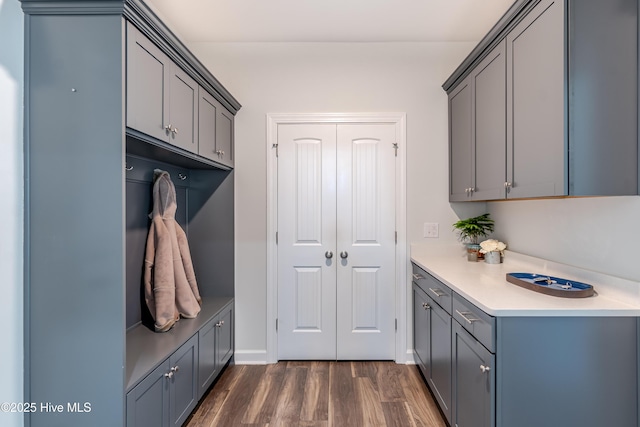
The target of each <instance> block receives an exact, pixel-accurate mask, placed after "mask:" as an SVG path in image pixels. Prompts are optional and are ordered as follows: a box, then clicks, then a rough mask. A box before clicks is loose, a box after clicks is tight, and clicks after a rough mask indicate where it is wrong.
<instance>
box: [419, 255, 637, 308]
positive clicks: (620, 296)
mask: <svg viewBox="0 0 640 427" xmlns="http://www.w3.org/2000/svg"><path fill="white" fill-rule="evenodd" d="M411 261H412V262H414V263H416V264H417V265H419V266H420V267H422V268H423V269H424V270H426V271H427V272H429V273H430V274H431V275H433V276H434V277H435V278H437V279H439V280H440V281H442V282H443V283H444V284H446V285H447V286H449V287H450V288H451V289H453V291H454V292H456V293H458V294H460V295H462V296H463V297H464V298H466V299H467V300H469V301H470V302H472V303H473V304H475V305H476V306H477V307H479V308H480V309H482V310H483V311H485V312H486V313H487V314H490V315H492V316H617V317H620V316H623V317H624V316H640V283H639V282H634V281H631V280H626V279H622V278H618V277H614V276H608V275H604V274H601V273H597V272H593V271H588V270H583V269H578V268H575V267H572V266H568V265H565V264H559V263H555V262H552V261H548V260H544V259H540V258H534V257H530V256H527V255H522V254H518V253H515V252H511V251H505V257H504V262H503V263H502V264H487V263H485V262H484V261H479V262H469V261H467V256H466V252H465V248H464V247H463V246H462V245H461V244H458V245H429V246H427V245H424V246H423V245H412V246H411ZM516 272H517V273H537V274H543V275H549V276H556V277H561V278H565V279H569V280H575V281H579V282H583V283H588V284H590V285H592V286H593V287H594V289H595V291H596V293H597V294H596V295H594V296H592V297H587V298H561V297H554V296H550V295H545V294H541V293H538V292H534V291H531V290H529V289H525V288H522V287H520V286H517V285H514V284H512V283H509V282H507V280H506V274H507V273H516Z"/></svg>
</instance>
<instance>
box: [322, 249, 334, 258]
mask: <svg viewBox="0 0 640 427" xmlns="http://www.w3.org/2000/svg"><path fill="white" fill-rule="evenodd" d="M324 257H325V258H326V259H331V258H333V252H331V251H327V252H325V253H324Z"/></svg>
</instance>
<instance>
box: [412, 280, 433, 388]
mask: <svg viewBox="0 0 640 427" xmlns="http://www.w3.org/2000/svg"><path fill="white" fill-rule="evenodd" d="M429 309H430V305H429V303H428V298H427V295H426V294H425V293H424V292H423V291H422V289H420V288H419V287H418V286H417V285H415V284H414V285H413V346H414V351H415V354H416V358H417V360H416V363H417V364H418V367H419V368H420V370H421V371H422V375H424V378H425V379H426V380H428V379H429V378H430V377H431V363H430V354H431V343H430V339H429V337H430V335H431V319H430V317H429Z"/></svg>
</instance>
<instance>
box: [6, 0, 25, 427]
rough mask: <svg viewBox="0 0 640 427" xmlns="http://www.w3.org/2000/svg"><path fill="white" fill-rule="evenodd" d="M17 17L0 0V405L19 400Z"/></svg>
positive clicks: (14, 419)
mask: <svg viewBox="0 0 640 427" xmlns="http://www.w3.org/2000/svg"><path fill="white" fill-rule="evenodd" d="M23 28H24V25H23V15H22V10H21V9H20V3H19V2H18V1H17V0H0V118H1V121H2V133H1V135H2V136H1V137H0V176H2V180H3V184H2V186H0V200H2V209H0V235H1V236H2V238H0V272H2V273H1V275H0V290H1V291H2V298H0V325H2V351H0V366H1V367H2V380H0V402H21V401H22V400H23V375H24V373H23V362H22V360H23V341H22V338H23V329H22V315H23V309H22V307H23V298H22V291H23V286H22V283H23V280H22V279H23V274H22V260H23V256H22V241H23V238H22V235H23V219H22V218H23V209H22V200H23V179H22V170H23V168H22V162H23V160H22V159H23V157H22V105H23V80H24V78H23V46H24V44H23ZM0 425H2V426H8V427H17V426H22V425H23V419H22V414H19V413H13V414H11V413H5V412H0Z"/></svg>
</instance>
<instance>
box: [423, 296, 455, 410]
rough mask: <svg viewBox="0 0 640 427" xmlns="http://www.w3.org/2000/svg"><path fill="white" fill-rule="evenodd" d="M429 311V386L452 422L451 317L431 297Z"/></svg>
mask: <svg viewBox="0 0 640 427" xmlns="http://www.w3.org/2000/svg"><path fill="white" fill-rule="evenodd" d="M428 304H429V305H430V306H431V309H430V310H428V313H429V316H430V320H429V323H430V325H431V333H430V334H429V338H430V343H429V347H430V348H431V376H430V378H429V385H430V386H431V390H432V391H433V393H434V394H435V396H436V398H437V399H438V404H439V405H440V409H442V412H443V413H444V414H445V416H446V417H447V421H449V422H451V315H450V314H449V313H447V312H446V311H444V310H443V309H442V308H441V307H440V306H439V305H438V304H436V303H435V302H434V301H433V300H432V299H431V298H430V297H429V298H428Z"/></svg>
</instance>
